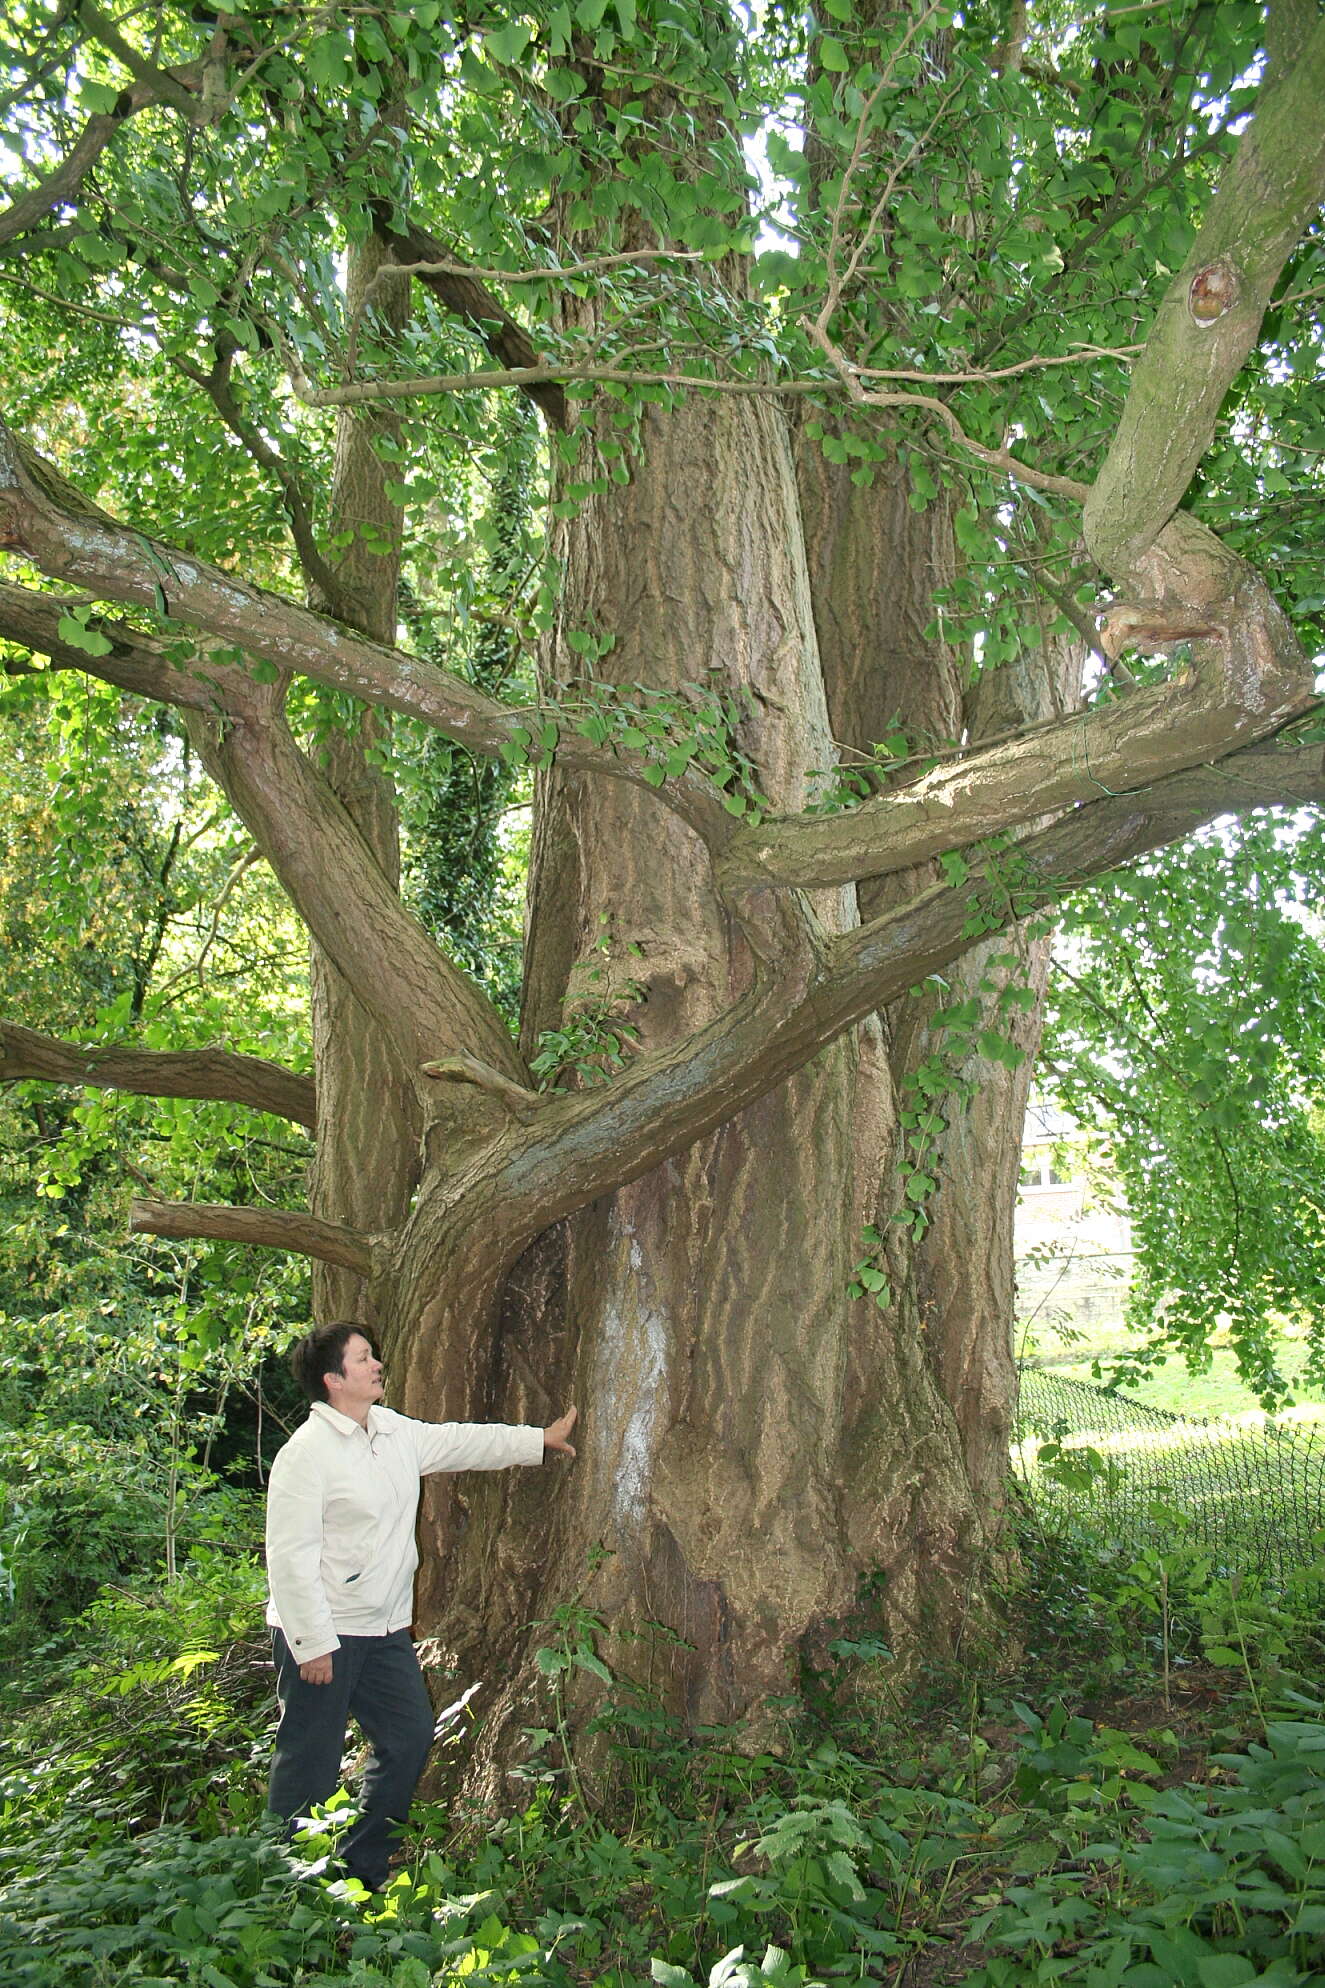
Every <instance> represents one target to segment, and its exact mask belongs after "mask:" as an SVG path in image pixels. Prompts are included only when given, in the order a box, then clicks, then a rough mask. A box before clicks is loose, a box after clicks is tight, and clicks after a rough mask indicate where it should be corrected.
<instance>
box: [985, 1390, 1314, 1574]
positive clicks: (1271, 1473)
mask: <svg viewBox="0 0 1325 1988" xmlns="http://www.w3.org/2000/svg"><path fill="white" fill-rule="evenodd" d="M1046 1445H1048V1447H1047V1448H1046V1447H1045V1446H1046ZM1014 1454H1015V1458H1016V1461H1017V1463H1018V1466H1019V1468H1020V1469H1021V1471H1022V1473H1023V1475H1024V1476H1025V1478H1026V1481H1027V1484H1028V1488H1029V1489H1030V1490H1031V1492H1032V1494H1033V1495H1034V1497H1035V1499H1036V1501H1037V1502H1038V1503H1039V1504H1040V1505H1041V1507H1042V1508H1044V1509H1045V1510H1046V1512H1055V1511H1056V1512H1058V1513H1059V1514H1061V1515H1062V1516H1064V1517H1066V1516H1068V1515H1069V1514H1070V1513H1071V1511H1072V1510H1073V1508H1074V1507H1075V1508H1077V1509H1081V1510H1083V1511H1084V1510H1085V1509H1086V1508H1088V1509H1089V1514H1090V1522H1091V1525H1092V1527H1093V1528H1094V1529H1096V1530H1102V1531H1104V1532H1105V1533H1110V1532H1112V1533H1113V1534H1115V1535H1117V1536H1118V1537H1120V1538H1125V1539H1129V1540H1130V1539H1135V1540H1137V1541H1138V1542H1142V1541H1147V1540H1154V1539H1155V1538H1156V1537H1157V1536H1160V1537H1162V1536H1164V1535H1165V1534H1166V1533H1169V1532H1177V1531H1181V1532H1182V1533H1183V1535H1184V1536H1185V1537H1186V1538H1188V1539H1190V1540H1191V1541H1193V1542H1194V1543H1199V1544H1200V1545H1201V1546H1202V1547H1204V1548H1205V1549H1206V1550H1208V1551H1209V1552H1210V1553H1211V1554H1212V1555H1213V1556H1214V1558H1215V1561H1216V1564H1217V1565H1218V1566H1219V1567H1221V1568H1223V1569H1225V1570H1227V1571H1229V1572H1232V1571H1234V1570H1236V1569H1242V1570H1244V1571H1246V1572H1248V1573H1257V1574H1261V1575H1263V1576H1265V1577H1267V1578H1269V1579H1270V1580H1272V1581H1277V1580H1282V1579H1283V1578H1284V1577H1285V1576H1286V1575H1288V1574H1289V1573H1291V1572H1292V1571H1293V1569H1294V1568H1296V1567H1301V1566H1304V1565H1306V1564H1307V1562H1308V1561H1310V1560H1311V1559H1312V1558H1313V1557H1315V1555H1316V1553H1317V1551H1318V1550H1319V1535H1320V1533H1321V1530H1322V1528H1325V1428H1321V1427H1320V1426H1319V1425H1316V1426H1313V1425H1311V1424H1304V1423H1299V1424H1293V1423H1290V1422H1284V1421H1277V1420H1275V1419H1274V1418H1273V1417H1267V1418H1266V1419H1265V1420H1264V1421H1263V1422H1234V1421H1219V1422H1208V1421H1203V1420H1201V1419H1199V1418H1196V1417H1190V1418H1188V1417H1184V1416H1181V1415H1172V1414H1170V1413H1168V1411H1167V1410H1165V1409H1162V1408H1150V1407H1147V1405H1146V1404H1145V1403H1144V1402H1142V1401H1137V1400H1136V1399H1135V1397H1134V1396H1131V1395H1127V1394H1123V1393H1120V1392H1119V1391H1118V1390H1117V1389H1114V1388H1102V1387H1093V1386H1091V1384H1090V1383H1089V1382H1088V1381H1078V1380H1070V1379H1068V1378H1067V1377H1066V1376H1065V1375H1061V1374H1055V1373H1052V1372H1049V1371H1047V1370H1046V1369H1044V1368H1040V1367H1025V1368H1023V1369H1022V1373H1021V1398H1020V1407H1019V1413H1018V1427H1017V1447H1016V1450H1015V1452H1014Z"/></svg>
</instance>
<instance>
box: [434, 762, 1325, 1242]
mask: <svg viewBox="0 0 1325 1988" xmlns="http://www.w3.org/2000/svg"><path fill="white" fill-rule="evenodd" d="M1280 805H1282V806H1290V807H1300V806H1304V805H1325V749H1323V748H1322V746H1321V745H1319V744H1316V745H1307V746H1297V745H1285V746H1276V745H1260V746H1257V747H1255V748H1252V749H1248V750H1245V751H1243V752H1241V753H1237V754H1234V755H1232V756H1231V757H1230V758H1229V759H1228V760H1226V761H1225V762H1223V763H1222V764H1221V765H1219V766H1216V767H1195V768H1191V769H1188V770H1187V771H1185V772H1182V773H1178V774H1174V775H1173V776H1171V777H1170V778H1169V779H1167V780H1163V781H1160V782H1158V783H1156V785H1155V786H1154V787H1152V788H1151V789H1150V790H1149V791H1148V792H1146V793H1144V794H1128V795H1116V796H1104V797H1101V798H1100V799H1099V800H1097V801H1096V802H1094V803H1093V804H1092V805H1089V806H1084V807H1078V808H1074V809H1072V810H1071V811H1070V812H1068V813H1067V814H1066V815H1064V816H1063V817H1062V818H1061V819H1060V820H1059V821H1058V822H1056V823H1054V824H1053V825H1052V826H1051V827H1049V828H1047V829H1045V830H1042V831H1041V832H1039V833H1038V834H1036V835H1033V836H1030V837H1028V838H1027V839H1026V840H1025V841H1024V842H1021V843H1018V844H1016V845H1015V847H1014V848H1013V850H1012V851H1010V852H1009V853H1008V854H1007V856H1006V857H1003V858H995V859H994V860H993V861H992V863H985V864H983V865H973V866H972V870H971V873H970V876H969V879H968V881H967V883H965V884H963V885H962V886H960V887H957V888H954V887H951V886H949V885H946V884H938V885H935V886H933V887H932V888H931V889H929V890H927V891H925V892H923V893H920V894H919V895H917V896H916V897H915V898H914V899H912V900H910V901H909V902H907V903H905V904H903V905H901V906H899V907H897V908H896V909H893V910H890V911H888V912H886V913H885V914H883V915H882V916H881V917H879V918H876V919H873V920H871V921H870V922H869V923H868V924H865V925H862V926H860V927H859V928H857V929H856V930H855V931H851V932H847V933H844V934H843V935H842V936H841V937H839V938H836V939H832V940H823V941H821V943H820V946H819V948H818V951H817V955H816V956H814V957H811V956H809V955H807V954H803V955H802V957H801V961H800V964H799V965H798V966H797V967H796V969H795V970H794V971H792V972H790V973H788V974H787V975H786V977H785V978H783V979H779V978H778V977H776V976H772V975H770V976H767V977H764V978H761V980H760V981H758V982H757V983H756V986H755V988H754V989H753V990H752V991H751V993H750V994H749V995H747V996H746V997H745V998H744V999H742V1000H741V1001H738V1002H737V1003H735V1004H734V1005H733V1006H732V1007H731V1008H730V1009H728V1010H727V1012H726V1013H725V1014H723V1015H721V1016H719V1017H717V1018H716V1019H715V1020H714V1021H713V1022H712V1023H710V1024H709V1025H708V1027H706V1028H704V1029H701V1030H698V1031H697V1032H696V1033H695V1034H694V1035H692V1036H691V1037H689V1038H688V1039H687V1040H686V1041H685V1042H682V1043H680V1044H678V1045H675V1046H674V1047H672V1048H669V1049H660V1050H655V1051H651V1052H646V1053H644V1054H642V1055H640V1056H639V1057H637V1058H636V1059H635V1060H634V1061H633V1062H632V1063H631V1064H630V1065H629V1066H628V1067H627V1068H626V1069H625V1070H624V1071H623V1072H622V1073H621V1074H620V1075H619V1076H616V1077H614V1078H613V1080H612V1082H611V1083H610V1084H608V1085H605V1086H603V1087H601V1088H599V1089H596V1090H592V1091H588V1092H581V1093H578V1094H575V1095H573V1096H570V1097H566V1098H558V1099H556V1100H555V1101H554V1102H553V1103H551V1104H550V1105H549V1108H548V1110H547V1111H546V1112H545V1113H540V1115H539V1116H538V1118H537V1119H535V1120H534V1121H533V1122H532V1123H531V1124H529V1125H528V1126H524V1127H510V1128H509V1129H508V1131H507V1132H506V1134H505V1135H504V1136H503V1137H502V1138H501V1139H500V1140H499V1141H498V1142H497V1143H496V1145H495V1146H494V1147H493V1149H492V1151H491V1154H490V1156H489V1158H488V1161H487V1162H486V1164H485V1165H484V1167H483V1168H482V1169H481V1170H480V1172H476V1176H475V1180H474V1185H473V1192H474V1195H475V1205H476V1206H481V1205H484V1197H485V1195H490V1194H491V1193H492V1192H493V1191H494V1189H495V1191H496V1193H497V1194H498V1195H499V1196H500V1197H501V1200H502V1203H503V1206H504V1208H506V1209H507V1210H509V1211H510V1212H511V1213H512V1214H513V1215H514V1217H515V1220H516V1222H517V1223H519V1224H520V1229H519V1236H518V1241H519V1243H520V1244H522V1242H523V1240H527V1239H528V1238H529V1237H530V1236H532V1235H534V1234H536V1233H538V1231H539V1230H540V1229H542V1228H543V1227H545V1226H546V1225H547V1224H548V1223H549V1222H552V1221H555V1220H558V1219H560V1218H561V1217H562V1216H564V1215H567V1214H570V1213H571V1212H572V1211H573V1210H574V1209H576V1208H577V1207H581V1206H583V1205H584V1204H585V1203H586V1202H588V1201H590V1200H593V1199H594V1198H595V1197H596V1196H598V1195H600V1194H604V1193H608V1192H610V1191H611V1190H613V1189H614V1188H616V1187H619V1186H622V1185H624V1184H625V1183H626V1182H628V1181H631V1180H636V1179H638V1178H639V1177H640V1175H641V1174H644V1173H647V1172H648V1171H650V1169H652V1168H653V1167H655V1166H658V1165H661V1164H662V1162H663V1161H664V1160H666V1159H669V1158H671V1157H673V1156H674V1155H675V1154H676V1153H678V1152H681V1151H683V1150H684V1149H685V1148H686V1147H687V1146H689V1145H691V1144H693V1142H694V1141H695V1140H696V1139H700V1138H703V1137H704V1136H705V1135H706V1134H707V1133H710V1132H712V1131H715V1130H716V1129H717V1128H718V1127H719V1126H720V1125H722V1124H725V1123H726V1122H727V1121H728V1120H729V1119H730V1118H732V1117H733V1116H734V1115H735V1114H736V1113H737V1112H739V1111H741V1110H743V1109H744V1108H745V1107H746V1106H747V1105H750V1104H752V1103H754V1102H755V1100H756V1099H757V1098H759V1097H762V1096H763V1095H764V1094H765V1093H766V1092H768V1091H770V1090H772V1089H774V1088H775V1086H777V1085H778V1084H780V1083H783V1082H784V1081H785V1080H786V1079H787V1078H788V1077H790V1076H791V1075H793V1074H794V1072H795V1071H797V1070H798V1069H800V1068H802V1067H803V1065H804V1064H806V1063H807V1062H809V1061H810V1059H811V1058H812V1057H813V1056H815V1055H816V1054H817V1053H818V1052H819V1051H820V1050H821V1049H822V1048H823V1047H824V1045H825V1044H826V1043H828V1042H831V1041H832V1040H833V1039H834V1038H835V1037H836V1036H838V1035H840V1034H841V1033H842V1032H843V1030H845V1029H847V1028H850V1027H851V1026H852V1025H853V1024H854V1023H856V1022H858V1021H860V1020H862V1019H863V1018H864V1017H865V1016H866V1015H868V1014H870V1013H872V1012H874V1011H875V1010H877V1009H880V1008H882V1007H885V1006H886V1005H887V1004H888V1003H889V1002H891V1001H894V1000H896V999H897V998H898V997H899V996H901V995H903V994H905V993H906V992H907V991H908V989H909V988H911V987H913V986H914V985H915V984H916V983H917V982H918V981H923V980H924V979H925V978H926V976H927V975H929V974H931V973H936V972H939V971H941V970H942V969H943V968H944V967H946V966H947V965H948V964H949V963H950V962H951V961H952V960H953V959H955V958H957V957H958V956H959V955H960V954H961V953H963V952H964V951H966V950H967V948H968V947H969V946H970V943H971V934H970V920H971V915H972V909H973V905H974V904H977V903H978V906H979V909H980V912H981V916H982V919H985V920H987V919H988V918H990V917H996V918H998V919H999V920H1000V922H1001V923H1003V924H1008V923H1011V922H1012V921H1013V919H1014V918H1021V917H1024V916H1026V915H1027V914H1028V912H1030V911H1031V910H1032V909H1034V908H1035V907H1036V906H1037V905H1038V906H1044V905H1048V904H1052V903H1053V902H1054V901H1056V900H1057V899H1058V898H1060V897H1062V895H1063V894H1064V893H1065V892H1066V891H1068V890H1071V889H1074V888H1076V887H1078V886H1079V885H1081V884H1083V883H1086V882H1088V881H1090V880H1092V879H1093V878H1096V877H1099V876H1102V875H1103V874H1105V873H1106V872H1107V871H1109V870H1112V869H1117V868H1118V867H1119V866H1120V865H1121V864H1123V863H1126V862H1129V861H1131V860H1133V859H1134V858H1135V857H1137V856H1141V855H1145V854H1148V853H1149V852H1150V851H1151V850H1153V849H1157V848H1161V847H1163V846H1165V845H1166V844H1168V843H1169V842H1172V841H1174V840H1176V839H1177V838H1178V837H1179V836H1181V835H1185V834H1189V833H1190V832H1191V831H1192V830H1193V829H1196V828H1199V827H1201V826H1202V825H1203V824H1204V823H1206V822H1209V821H1212V820H1214V819H1215V818H1216V817H1217V816H1219V815H1223V814H1234V813H1238V814H1241V813H1246V812H1248V811H1250V810H1251V809H1253V808H1256V807H1263V806H1280ZM985 929H987V930H988V929H993V927H992V926H989V925H988V924H987V923H986V925H985ZM431 1192H432V1194H433V1196H434V1198H435V1199H437V1200H438V1201H439V1202H440V1197H441V1194H442V1190H441V1189H440V1188H437V1189H434V1190H432V1191H431ZM448 1214H449V1219H451V1220H459V1221H464V1220H466V1219H472V1217H471V1216H469V1215H467V1212H466V1209H465V1207H463V1206H459V1205H457V1204H455V1203H452V1204H451V1206H450V1209H449V1211H448ZM420 1218H421V1219H424V1220H426V1219H429V1208H428V1205H427V1191H425V1197H424V1199H422V1200H421V1202H420Z"/></svg>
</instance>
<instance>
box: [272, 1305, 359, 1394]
mask: <svg viewBox="0 0 1325 1988" xmlns="http://www.w3.org/2000/svg"><path fill="white" fill-rule="evenodd" d="M356 1332H357V1333H358V1335H359V1337H360V1338H361V1339H366V1340H367V1341H368V1344H369V1345H370V1346H372V1348H373V1356H374V1358H376V1357H377V1347H376V1345H374V1342H373V1335H372V1333H371V1332H370V1331H369V1330H368V1327H367V1326H366V1325H360V1324H358V1322H357V1321H356V1320H355V1319H352V1318H351V1319H341V1320H339V1321H338V1322H337V1323H336V1324H335V1325H316V1326H314V1328H313V1330H312V1331H311V1332H307V1333H305V1334H304V1337H303V1338H302V1339H301V1340H299V1342H298V1343H297V1345H296V1346H295V1348H294V1351H293V1352H292V1353H291V1355H290V1372H291V1373H292V1374H293V1375H294V1377H295V1380H296V1381H297V1382H298V1384H299V1387H300V1389H301V1391H302V1392H303V1393H304V1394H306V1395H307V1396H308V1399H309V1400H310V1401H326V1400H327V1398H328V1397H327V1384H326V1380H325V1379H324V1376H325V1375H327V1374H343V1373H344V1372H345V1348H346V1347H347V1346H348V1345H349V1343H350V1341H351V1339H353V1338H354V1335H355V1333H356Z"/></svg>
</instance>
